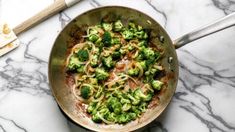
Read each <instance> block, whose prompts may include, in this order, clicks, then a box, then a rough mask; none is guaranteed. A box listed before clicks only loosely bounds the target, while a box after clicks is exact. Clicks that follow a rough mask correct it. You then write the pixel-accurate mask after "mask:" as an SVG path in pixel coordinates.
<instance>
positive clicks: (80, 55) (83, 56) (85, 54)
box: [77, 49, 89, 61]
mask: <svg viewBox="0 0 235 132" xmlns="http://www.w3.org/2000/svg"><path fill="white" fill-rule="evenodd" d="M77 57H78V59H79V60H80V61H87V60H88V59H89V53H88V51H87V50H83V49H81V50H79V51H78V52H77Z"/></svg>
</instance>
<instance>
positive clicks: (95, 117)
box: [92, 112, 102, 123]
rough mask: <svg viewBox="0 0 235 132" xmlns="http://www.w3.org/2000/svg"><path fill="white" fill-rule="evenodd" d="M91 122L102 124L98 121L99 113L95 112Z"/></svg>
mask: <svg viewBox="0 0 235 132" xmlns="http://www.w3.org/2000/svg"><path fill="white" fill-rule="evenodd" d="M92 120H93V121H94V122H96V123H101V122H102V120H101V119H100V114H99V112H96V113H95V114H94V115H92Z"/></svg>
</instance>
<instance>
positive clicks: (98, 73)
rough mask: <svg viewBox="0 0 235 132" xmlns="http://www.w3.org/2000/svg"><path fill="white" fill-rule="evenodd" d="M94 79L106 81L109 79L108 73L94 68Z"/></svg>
mask: <svg viewBox="0 0 235 132" xmlns="http://www.w3.org/2000/svg"><path fill="white" fill-rule="evenodd" d="M95 77H96V79H97V80H99V81H102V80H106V79H107V78H108V77H109V73H107V72H106V71H105V70H104V69H101V68H96V69H95Z"/></svg>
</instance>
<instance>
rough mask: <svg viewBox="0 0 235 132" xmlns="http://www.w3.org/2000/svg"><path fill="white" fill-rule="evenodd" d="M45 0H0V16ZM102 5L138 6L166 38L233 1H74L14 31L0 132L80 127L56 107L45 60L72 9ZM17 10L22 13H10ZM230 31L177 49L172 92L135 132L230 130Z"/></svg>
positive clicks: (222, 11) (1, 64)
mask: <svg viewBox="0 0 235 132" xmlns="http://www.w3.org/2000/svg"><path fill="white" fill-rule="evenodd" d="M51 2H52V1H47V0H41V1H34V2H32V1H30V0H22V1H20V2H19V1H16V0H0V21H1V20H4V21H8V22H9V23H10V24H11V25H13V26H15V25H17V23H20V22H21V21H22V19H23V18H24V19H25V16H27V17H30V15H32V14H33V13H36V12H37V11H38V10H40V9H39V7H40V8H41V9H42V8H44V7H45V5H49V4H50V3H51ZM21 3H22V4H21ZM104 5H122V6H128V7H132V8H135V9H138V10H141V11H143V12H145V13H147V14H149V15H150V16H152V17H153V18H154V19H156V20H157V21H158V22H159V23H160V24H161V25H162V26H163V27H164V28H165V29H166V30H167V32H168V33H169V35H170V36H171V37H172V38H173V39H175V38H177V37H179V36H181V35H183V33H187V32H189V31H191V30H193V29H195V28H197V27H200V26H202V25H203V24H207V23H209V22H212V20H216V19H218V18H221V17H222V16H225V15H227V14H230V13H232V12H233V11H234V10H235V1H233V0H197V1H194V0H167V1H166V0H158V1H157V0H139V1H138V2H136V1H133V0H113V1H110V0H83V1H81V2H80V3H79V4H77V5H75V6H74V7H71V8H70V9H68V10H65V11H62V12H61V13H59V14H58V15H56V16H54V17H52V18H51V19H49V20H47V21H45V22H43V23H42V24H40V25H39V26H36V27H35V28H33V29H31V30H29V31H27V32H26V33H24V34H22V35H20V36H19V39H20V41H21V45H20V47H19V48H18V49H16V50H15V51H13V52H11V53H9V54H7V55H5V56H4V57H2V58H0V91H1V92H0V132H42V131H44V132H46V131H48V132H51V131H56V132H69V131H72V132H77V131H79V132H80V131H81V132H86V131H88V130H86V129H84V128H82V127H80V126H78V125H76V124H74V123H73V122H71V121H70V120H69V119H67V118H66V117H65V116H64V115H63V114H62V113H61V111H60V110H59V108H58V106H57V105H56V103H55V101H54V99H53V97H52V95H51V92H50V89H49V86H48V77H47V64H48V57H49V52H50V49H51V47H52V44H53V42H54V39H55V38H56V36H57V35H58V33H59V32H60V31H61V29H62V28H63V27H65V26H66V24H67V23H68V22H70V21H71V20H72V19H73V18H74V17H76V16H77V15H78V14H81V13H82V12H84V11H87V10H89V9H92V8H95V7H99V6H104ZM34 8H35V9H34ZM16 9H17V13H15V12H16ZM20 9H22V10H20ZM20 14H23V15H22V18H20V17H14V16H15V15H20ZM27 14H28V15H27ZM48 29H50V30H48ZM234 34H235V28H230V29H228V30H226V31H222V32H221V33H217V34H215V35H212V36H210V37H207V38H204V39H202V40H199V41H196V42H193V43H192V44H189V45H188V46H185V47H183V48H181V49H179V50H177V54H178V58H179V64H180V65H179V68H180V75H179V82H178V87H177V90H176V92H175V96H174V98H173V100H172V102H171V104H170V105H169V107H168V108H167V109H166V111H164V112H163V114H162V115H161V116H160V117H159V118H157V119H156V120H155V121H154V122H152V123H151V124H150V125H149V126H148V127H146V128H145V129H144V130H142V131H143V132H153V131H155V132H235V113H234V109H235V104H234V101H235V96H234V95H235V69H234V66H235V61H233V60H235V52H234V50H235V38H234Z"/></svg>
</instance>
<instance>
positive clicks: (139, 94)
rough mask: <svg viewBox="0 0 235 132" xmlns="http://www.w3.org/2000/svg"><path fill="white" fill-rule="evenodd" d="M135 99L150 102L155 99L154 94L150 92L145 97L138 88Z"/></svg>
mask: <svg viewBox="0 0 235 132" xmlns="http://www.w3.org/2000/svg"><path fill="white" fill-rule="evenodd" d="M134 97H135V98H136V99H141V100H143V101H150V100H151V99H152V97H153V95H152V93H151V92H148V94H147V95H145V94H144V93H143V92H142V91H141V89H140V88H137V89H136V90H135V91H134Z"/></svg>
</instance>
